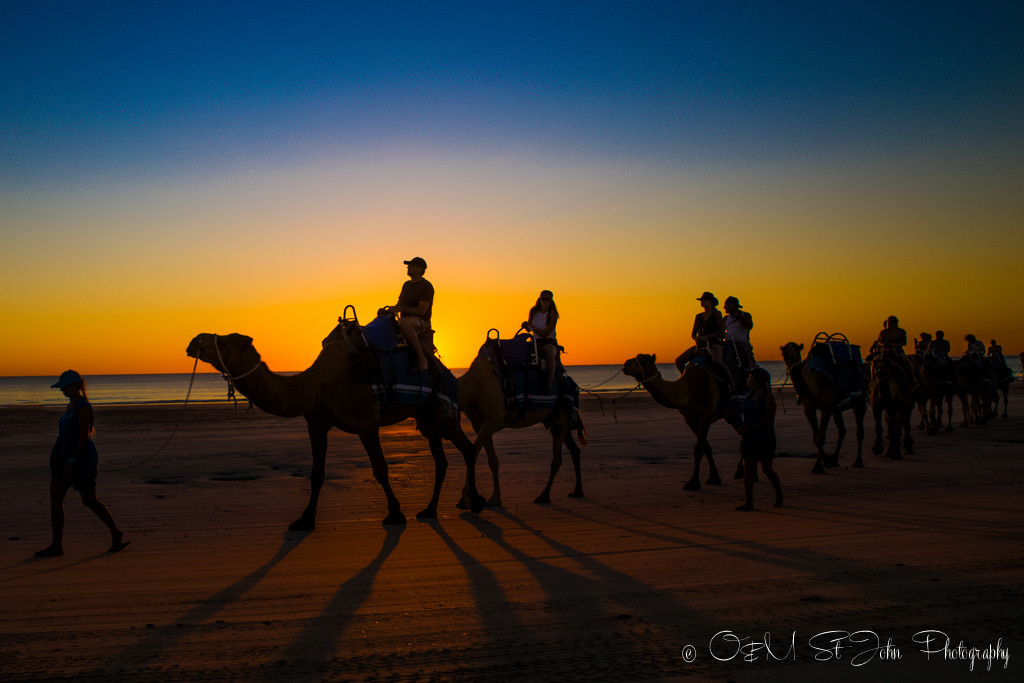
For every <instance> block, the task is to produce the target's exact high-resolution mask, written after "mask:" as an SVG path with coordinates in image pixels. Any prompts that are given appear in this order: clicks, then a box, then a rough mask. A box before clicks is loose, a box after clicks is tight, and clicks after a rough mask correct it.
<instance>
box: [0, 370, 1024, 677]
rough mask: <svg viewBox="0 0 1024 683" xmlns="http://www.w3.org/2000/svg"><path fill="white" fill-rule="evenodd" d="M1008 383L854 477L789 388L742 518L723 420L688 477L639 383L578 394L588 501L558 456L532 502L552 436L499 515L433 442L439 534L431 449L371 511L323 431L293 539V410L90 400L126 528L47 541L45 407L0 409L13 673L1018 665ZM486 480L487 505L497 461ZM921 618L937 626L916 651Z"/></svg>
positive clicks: (871, 671) (296, 488) (507, 480)
mask: <svg viewBox="0 0 1024 683" xmlns="http://www.w3.org/2000/svg"><path fill="white" fill-rule="evenodd" d="M1012 389H1013V391H1012V394H1011V398H1010V415H1011V417H1008V418H998V419H995V420H993V421H992V422H991V423H990V424H988V425H985V426H972V427H970V428H966V429H961V428H960V427H959V417H960V410H959V406H957V410H956V412H955V413H954V417H955V418H957V419H956V421H955V429H954V431H953V432H952V433H945V432H942V433H939V434H936V435H933V436H927V435H925V434H923V433H922V432H919V431H915V433H914V436H915V439H916V443H915V448H916V452H915V453H914V454H913V455H909V456H907V457H906V459H905V460H902V461H891V460H887V459H885V458H881V457H879V456H875V455H872V454H871V452H870V446H871V441H872V438H873V433H872V432H873V428H874V423H873V420H872V418H871V416H870V415H869V416H868V417H867V420H866V427H867V430H868V435H867V437H866V438H865V455H864V457H865V463H866V468H864V469H851V468H849V464H850V463H852V461H853V458H854V453H855V448H856V441H855V438H854V434H853V427H852V424H851V425H849V427H850V434H849V435H848V436H847V442H846V444H845V445H844V447H843V455H842V459H841V465H840V467H839V468H838V469H833V470H830V471H829V472H828V473H827V474H825V475H814V474H811V472H810V470H811V466H812V464H813V461H812V460H811V459H809V458H808V457H807V456H808V455H809V454H810V453H811V451H812V448H811V437H810V428H809V426H808V425H807V423H806V421H805V419H804V417H803V414H802V412H801V411H800V410H799V409H798V407H797V405H796V402H795V400H794V397H793V396H792V394H791V393H789V392H788V391H787V392H786V393H784V394H783V405H784V407H785V412H782V411H781V410H780V412H779V415H778V422H777V424H778V437H779V451H780V454H781V457H779V458H778V459H777V460H776V469H777V471H778V472H779V474H780V477H781V479H782V485H783V488H784V491H785V495H786V500H785V506H784V507H782V508H772V507H771V503H772V501H773V498H774V495H773V493H772V490H771V486H770V485H769V484H768V483H767V481H766V480H765V478H764V477H763V476H762V477H761V481H760V482H759V483H758V484H757V487H756V489H755V505H756V506H757V507H758V509H757V510H755V511H754V512H737V511H736V510H735V507H736V506H737V505H738V504H740V503H741V502H742V500H743V489H742V484H741V482H739V481H736V480H734V479H733V474H734V472H735V469H736V465H737V461H738V457H739V455H738V453H739V440H738V437H737V436H736V434H735V432H733V431H732V430H731V429H730V428H729V427H727V426H726V425H724V424H722V423H719V424H716V425H715V426H714V428H713V429H712V432H711V442H712V445H713V447H714V448H715V455H716V462H717V464H718V467H719V469H720V471H721V473H722V478H723V480H724V483H723V484H722V485H721V486H705V487H704V488H703V490H701V491H698V492H687V491H683V490H682V485H683V483H685V481H686V480H687V479H688V478H689V476H690V472H691V468H692V462H693V461H692V455H691V450H692V447H693V443H694V437H693V436H692V434H691V433H690V432H689V430H688V429H687V428H686V426H685V424H684V422H683V420H682V419H681V417H680V416H679V414H678V413H677V412H675V411H672V410H669V409H666V408H662V407H660V406H658V405H656V404H655V403H654V402H653V401H652V400H651V399H650V398H649V397H648V396H647V395H646V394H643V393H640V392H637V393H635V394H633V395H632V396H630V397H628V398H627V399H625V400H623V401H621V402H619V403H617V404H616V405H615V408H614V415H613V411H612V406H611V405H610V402H609V401H608V400H607V399H606V400H603V401H600V402H599V401H598V400H596V399H594V398H592V397H587V398H585V399H584V401H583V415H584V418H585V420H586V423H587V428H588V439H589V441H590V443H589V445H588V446H586V447H584V449H583V476H584V491H585V497H584V498H582V499H570V498H568V497H566V494H567V493H568V492H569V491H570V490H571V489H572V485H573V478H572V468H571V463H570V462H569V458H568V454H567V453H566V455H565V462H564V463H563V467H562V470H561V471H560V473H559V475H558V477H557V479H556V482H555V485H554V488H553V489H552V501H553V502H552V503H551V504H550V505H543V506H542V505H536V504H534V503H533V502H532V501H533V499H534V497H535V496H536V495H537V494H538V493H539V492H540V491H541V489H542V488H543V484H544V481H545V479H546V477H547V473H548V470H549V466H550V438H549V436H548V434H547V432H545V431H544V430H543V429H542V428H540V427H532V428H529V429H523V430H507V431H504V432H501V433H500V434H499V435H498V437H497V439H496V442H497V446H498V451H499V456H500V458H501V465H502V469H501V476H502V489H503V494H504V507H501V508H488V509H486V510H485V511H483V512H482V513H481V514H479V515H473V514H469V513H464V512H462V511H460V510H458V509H456V508H455V507H454V505H455V502H456V500H457V499H458V494H459V490H460V488H461V486H462V484H463V482H464V475H465V470H464V466H463V463H462V459H461V457H460V456H459V455H458V454H457V453H456V452H455V451H454V450H453V449H452V448H450V447H449V448H448V453H449V463H450V466H449V469H448V478H447V480H446V482H445V486H444V491H443V493H442V496H441V504H440V509H439V519H438V520H437V521H436V522H430V523H426V522H419V521H416V520H415V518H414V515H415V512H416V511H417V510H419V509H421V508H422V507H423V506H424V505H425V504H426V502H427V500H428V498H429V493H430V484H431V481H432V477H433V464H432V461H431V458H430V455H429V452H428V451H427V448H426V442H425V441H424V440H423V439H422V438H420V437H419V436H418V435H417V434H416V433H415V431H414V430H413V427H412V423H411V422H406V423H403V424H402V425H398V426H395V427H391V428H387V429H385V430H384V431H383V433H382V440H383V444H384V450H385V453H386V454H387V455H388V461H389V465H390V472H391V479H392V484H393V486H394V488H395V492H396V494H397V495H398V497H399V499H400V500H401V501H402V504H403V509H404V512H405V513H406V515H407V516H408V517H409V522H408V524H407V525H406V526H405V527H400V528H397V529H394V528H384V527H382V525H381V523H380V522H381V519H383V517H384V515H385V512H386V511H385V504H384V496H383V494H382V492H381V490H380V487H379V486H378V484H377V483H376V482H375V480H374V479H373V477H372V474H371V472H370V467H369V462H368V460H367V458H366V456H365V454H364V453H363V451H362V449H361V447H360V445H359V442H358V439H356V438H355V437H354V436H350V435H346V434H342V433H341V432H337V431H334V432H332V433H331V442H330V450H329V459H328V481H327V483H326V484H325V486H324V489H323V492H322V495H321V501H320V507H319V514H318V518H317V528H316V530H315V531H312V532H309V533H299V532H288V531H287V527H288V524H289V523H290V522H291V521H293V520H294V519H295V518H297V517H298V515H299V513H300V512H301V511H302V509H303V507H304V506H305V503H306V498H307V495H308V479H307V477H308V474H309V459H310V458H309V447H308V443H307V439H306V433H305V425H304V422H303V420H301V418H300V419H282V418H276V417H272V416H269V415H266V414H263V413H259V412H257V413H256V414H246V413H244V412H242V411H240V412H237V413H236V412H235V410H234V408H233V407H232V406H231V405H228V404H206V405H200V406H194V405H193V406H188V407H186V408H184V409H182V408H181V406H162V407H144V406H135V407H132V406H124V407H100V408H97V414H96V423H97V437H96V439H97V444H98V447H99V451H100V457H101V472H100V479H99V487H98V495H99V498H100V499H101V500H103V501H104V502H106V503H107V505H108V506H109V507H110V509H111V511H112V512H113V514H114V516H115V518H116V519H117V520H118V522H119V523H120V524H121V526H122V528H123V529H124V530H125V532H126V538H127V539H130V540H131V541H132V544H131V545H130V546H129V547H128V548H127V549H125V550H124V551H123V552H121V553H118V554H115V555H108V554H107V553H106V552H105V550H106V548H107V546H108V544H109V538H108V536H107V533H106V531H105V529H104V528H103V526H102V525H101V523H100V522H99V521H98V520H97V519H96V518H95V517H94V516H93V515H92V513H90V512H89V511H88V510H86V509H85V508H84V507H83V506H82V505H81V503H80V502H79V500H78V498H77V496H76V495H75V494H74V492H72V493H70V494H69V497H68V501H67V504H66V511H67V528H66V532H65V542H64V550H65V555H64V556H63V557H59V558H48V559H37V558H34V557H33V552H34V551H36V550H39V549H41V548H43V547H44V546H46V545H47V544H48V542H49V520H48V506H47V486H48V474H47V471H46V462H47V456H48V453H49V448H50V446H51V444H52V441H53V438H54V436H55V434H56V425H57V420H58V417H59V412H60V409H44V408H8V409H3V410H0V523H2V524H3V530H2V531H3V536H2V537H0V586H2V588H3V595H4V597H3V599H2V600H0V680H5V681H7V680H11V681H63V680H76V681H146V680H153V681H157V680H159V681H321V680H389V681H430V680H440V681H447V680H455V681H462V680H466V681H477V680H479V681H485V680H486V681H519V680H522V681H595V680H602V681H604V680H645V681H647V680H677V679H679V680H683V679H685V680H715V681H727V680H733V681H738V682H741V681H784V680H793V679H795V678H798V677H799V678H800V679H801V680H814V681H822V680H824V681H827V680H837V681H870V680H910V681H945V680H950V681H957V680H968V679H971V680H990V679H991V680H1009V679H1010V677H1013V679H1014V680H1017V679H1018V678H1019V676H1020V673H1021V670H1022V669H1021V667H1022V662H1024V620H1022V617H1024V588H1022V584H1024V581H1022V576H1024V574H1022V570H1021V567H1022V565H1024V521H1022V515H1021V510H1022V505H1021V501H1022V500H1024V496H1022V493H1024V486H1022V485H1024V459H1022V458H1021V455H1022V453H1024V446H1022V444H1024V418H1022V417H1020V416H1021V415H1024V400H1022V399H1024V391H1022V385H1021V382H1019V381H1018V382H1015V383H1014V384H1013V385H1012ZM602 404H603V406H602ZM243 405H244V404H243ZM602 407H603V412H602ZM848 415H849V414H848ZM916 418H917V415H916V411H915V422H916ZM851 420H852V418H851V417H848V418H847V421H848V422H850V421H851ZM175 428H176V431H174V435H173V438H171V440H170V442H167V443H166V446H164V444H165V442H166V441H167V438H168V436H169V435H170V434H171V433H172V431H173V430H175ZM467 433H470V434H472V433H471V430H469V428H468V425H467ZM831 434H832V438H831V439H830V445H831V442H832V441H834V435H835V432H834V431H832V432H831ZM162 446H164V447H163V450H161V451H160V452H159V453H157V451H158V450H159V449H161V447H162ZM477 472H478V476H479V480H480V485H481V492H482V493H483V494H484V495H485V496H486V495H489V494H490V490H491V484H490V475H489V473H488V470H487V465H486V458H485V457H481V458H480V461H479V462H478V465H477ZM707 475H708V469H707V464H706V463H705V465H704V468H703V471H702V480H704V479H706V478H707ZM837 631H839V632H849V633H850V634H851V635H849V636H847V637H842V634H838V635H837V634H836V633H835V632H837ZM925 631H929V632H932V633H931V637H932V638H933V640H932V641H931V644H930V645H928V644H925V643H923V642H915V634H917V636H916V638H917V640H919V641H920V640H923V639H924V638H925V637H927V636H926V635H921V633H922V632H925ZM854 632H858V633H856V634H855V635H854ZM716 634H717V636H716ZM940 634H945V637H948V639H949V647H948V648H947V649H946V650H945V651H943V648H942V644H943V643H944V642H945V641H942V640H941V639H942V638H943V637H944V636H942V635H940ZM765 641H770V652H769V651H768V649H769V648H765V647H763V645H758V644H759V643H761V644H763V643H765ZM961 643H962V644H963V646H964V647H963V649H958V648H957V646H958V645H960V644H961ZM925 649H932V650H935V652H934V653H932V654H930V655H927V654H925V653H924V652H923V650H925ZM986 649H988V654H989V655H995V660H994V661H986V660H985V659H983V658H980V657H983V656H984V655H985V654H986ZM972 650H973V651H972ZM1003 652H1008V655H1009V660H1008V662H1007V661H1004V654H1002V653H1003ZM972 656H973V657H974V658H975V659H974V663H973V666H974V671H973V672H972V671H971V665H972V661H971V657H972ZM989 666H991V670H986V669H988V667H989Z"/></svg>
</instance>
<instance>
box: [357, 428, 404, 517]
mask: <svg viewBox="0 0 1024 683" xmlns="http://www.w3.org/2000/svg"><path fill="white" fill-rule="evenodd" d="M359 440H360V441H361V442H362V443H363V448H365V449H366V455H367V456H368V457H369V458H370V467H371V469H372V470H373V478H374V479H376V480H377V483H378V484H380V487H381V488H382V489H384V495H385V496H386V497H387V499H388V516H387V517H385V518H384V524H405V515H403V514H402V507H401V505H399V504H398V498H397V497H396V496H395V492H394V491H392V490H391V481H390V480H389V479H388V463H387V461H386V460H384V450H383V449H382V448H381V447H380V433H379V432H378V431H377V428H376V427H374V428H373V431H372V432H367V433H365V434H360V435H359Z"/></svg>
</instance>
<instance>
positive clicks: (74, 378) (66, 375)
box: [50, 370, 82, 389]
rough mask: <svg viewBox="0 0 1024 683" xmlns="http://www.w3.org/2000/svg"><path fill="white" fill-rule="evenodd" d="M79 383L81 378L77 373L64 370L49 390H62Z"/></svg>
mask: <svg viewBox="0 0 1024 683" xmlns="http://www.w3.org/2000/svg"><path fill="white" fill-rule="evenodd" d="M81 381H82V376H81V375H79V374H78V373H77V372H75V371H74V370H65V371H64V372H62V373H61V375H60V378H59V379H58V380H57V383H56V384H54V385H53V386H51V387H50V388H51V389H63V388H64V387H66V386H67V385H69V384H75V383H76V382H77V383H80V382H81Z"/></svg>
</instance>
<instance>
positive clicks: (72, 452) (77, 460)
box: [36, 370, 131, 557]
mask: <svg viewBox="0 0 1024 683" xmlns="http://www.w3.org/2000/svg"><path fill="white" fill-rule="evenodd" d="M53 388H54V389H60V390H61V391H62V392H64V395H65V396H67V397H68V407H67V410H65V411H64V414H63V415H61V418H60V424H59V429H58V433H57V442H56V443H55V444H54V445H53V450H52V451H50V526H51V528H52V531H53V540H52V542H51V543H50V545H49V546H47V547H46V548H43V549H42V550H40V551H39V552H37V553H36V557H55V556H57V555H63V554H64V547H63V545H62V541H63V537H64V497H65V496H66V495H67V492H68V489H69V488H71V487H74V489H75V490H76V491H78V493H79V494H80V495H81V496H82V503H84V504H85V507H87V508H89V509H90V510H92V511H93V512H95V513H96V516H97V517H99V518H100V520H101V521H102V522H103V523H104V524H106V525H107V529H109V530H110V548H108V549H107V551H108V552H111V553H116V552H117V551H119V550H122V549H123V548H124V547H125V546H126V545H128V544H129V543H130V542H131V541H125V540H124V532H122V531H121V530H120V529H118V528H117V524H116V523H115V522H114V518H113V516H111V514H110V510H108V509H107V506H106V505H104V504H103V503H101V502H100V501H99V500H97V498H96V465H97V461H98V456H97V453H96V444H95V443H94V442H93V440H92V434H93V428H92V427H93V417H92V404H90V403H89V397H88V396H87V395H86V393H85V380H83V379H82V376H81V375H79V374H78V373H77V372H75V371H74V370H68V371H67V372H65V373H63V374H62V375H61V376H60V379H58V380H57V382H56V384H54V385H53Z"/></svg>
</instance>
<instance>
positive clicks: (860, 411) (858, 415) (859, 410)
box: [852, 401, 868, 468]
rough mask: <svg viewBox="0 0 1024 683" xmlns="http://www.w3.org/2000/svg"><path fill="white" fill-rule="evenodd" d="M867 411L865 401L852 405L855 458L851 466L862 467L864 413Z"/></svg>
mask: <svg viewBox="0 0 1024 683" xmlns="http://www.w3.org/2000/svg"><path fill="white" fill-rule="evenodd" d="M867 412H868V406H867V403H865V402H862V401H858V402H856V403H854V405H853V420H854V422H855V423H856V424H857V459H856V460H854V461H853V465H852V467H858V468H860V467H864V458H863V457H862V454H863V450H864V415H865V414H866V413H867Z"/></svg>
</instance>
